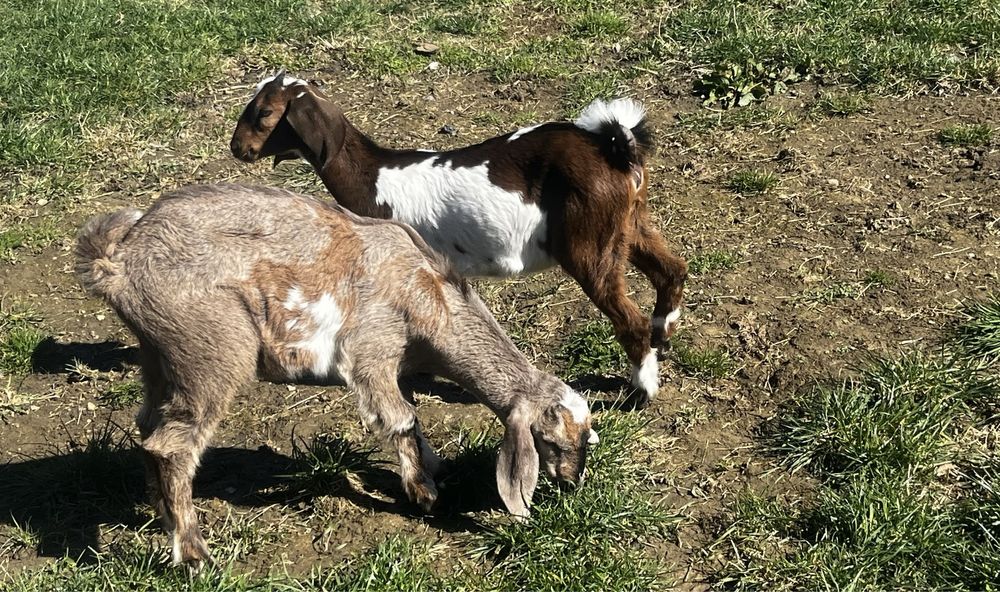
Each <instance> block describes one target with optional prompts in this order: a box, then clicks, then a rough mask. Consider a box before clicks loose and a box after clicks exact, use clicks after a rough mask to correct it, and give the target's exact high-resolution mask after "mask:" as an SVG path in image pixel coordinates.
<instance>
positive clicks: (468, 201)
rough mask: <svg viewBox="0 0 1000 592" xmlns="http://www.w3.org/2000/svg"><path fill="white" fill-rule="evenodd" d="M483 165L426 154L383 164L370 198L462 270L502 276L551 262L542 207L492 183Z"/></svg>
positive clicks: (526, 270)
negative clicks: (403, 162)
mask: <svg viewBox="0 0 1000 592" xmlns="http://www.w3.org/2000/svg"><path fill="white" fill-rule="evenodd" d="M488 166H489V165H488V163H483V164H480V165H477V166H472V167H452V166H451V165H450V163H449V162H443V163H442V162H441V159H440V157H431V158H428V159H426V160H423V161H421V162H418V163H415V164H412V165H409V166H406V167H400V168H389V167H386V168H383V169H380V171H379V176H378V180H377V183H376V188H375V189H376V197H375V200H376V202H377V203H378V204H379V205H387V206H389V207H390V208H391V209H392V217H393V219H395V220H399V221H400V222H405V223H407V224H409V225H410V226H413V228H414V229H416V231H417V232H419V233H420V235H421V236H422V237H423V238H424V240H425V241H427V243H428V244H429V245H430V246H431V247H432V248H434V249H435V250H437V251H439V252H441V253H444V254H445V255H447V256H448V258H449V259H450V260H451V261H452V262H453V264H454V265H455V266H456V267H457V268H458V271H459V272H460V273H461V274H462V275H478V276H500V277H504V276H511V275H518V274H522V273H530V272H533V271H538V270H541V269H545V268H547V267H551V266H552V265H553V264H554V262H553V261H552V258H551V257H550V256H549V254H548V253H547V252H546V250H545V248H544V245H545V242H546V216H545V212H544V211H542V209H541V208H539V207H538V204H535V203H530V202H526V201H525V200H524V198H523V196H522V194H521V193H520V192H517V191H510V190H507V189H504V188H503V187H500V186H498V185H495V184H494V183H492V182H491V181H490V179H489V170H488Z"/></svg>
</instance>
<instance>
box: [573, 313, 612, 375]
mask: <svg viewBox="0 0 1000 592" xmlns="http://www.w3.org/2000/svg"><path fill="white" fill-rule="evenodd" d="M561 357H562V359H563V360H564V362H565V364H566V375H567V376H569V377H571V378H576V377H579V376H585V375H588V374H594V375H599V376H605V375H612V374H618V373H620V372H622V370H623V369H624V368H625V367H626V365H627V364H628V360H627V358H626V357H625V352H624V351H623V350H622V348H621V346H620V345H619V344H618V342H617V341H616V340H615V332H614V329H613V328H612V327H611V323H609V322H607V321H604V320H599V321H589V322H587V323H586V324H584V325H583V326H581V327H579V328H577V329H576V330H575V331H573V332H572V333H570V335H569V337H568V338H567V339H566V342H565V344H564V345H563V347H562V352H561Z"/></svg>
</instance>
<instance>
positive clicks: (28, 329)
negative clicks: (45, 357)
mask: <svg viewBox="0 0 1000 592" xmlns="http://www.w3.org/2000/svg"><path fill="white" fill-rule="evenodd" d="M45 337H46V335H45V333H44V332H43V331H42V330H41V329H39V328H38V317H37V315H36V314H35V313H34V312H33V311H31V310H14V309H11V310H0V375H3V374H6V375H13V376H18V375H22V374H27V373H28V372H30V371H31V357H32V355H33V354H34V353H35V348H37V347H38V344H40V343H41V342H42V341H43V340H44V339H45Z"/></svg>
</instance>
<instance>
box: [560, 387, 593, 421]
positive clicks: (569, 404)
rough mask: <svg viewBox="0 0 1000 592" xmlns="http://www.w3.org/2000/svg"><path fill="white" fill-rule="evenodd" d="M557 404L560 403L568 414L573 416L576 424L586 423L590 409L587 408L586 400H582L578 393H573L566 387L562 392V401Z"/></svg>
mask: <svg viewBox="0 0 1000 592" xmlns="http://www.w3.org/2000/svg"><path fill="white" fill-rule="evenodd" d="M559 403H561V404H562V406H563V407H565V408H566V409H569V411H570V413H572V414H573V421H575V422H576V423H583V422H584V421H586V419H587V416H588V415H590V408H589V407H587V401H586V399H584V398H583V397H582V396H581V395H580V393H578V392H576V391H574V390H573V389H571V388H569V387H568V386H567V387H566V390H565V391H564V392H563V396H562V399H561V400H560V401H559Z"/></svg>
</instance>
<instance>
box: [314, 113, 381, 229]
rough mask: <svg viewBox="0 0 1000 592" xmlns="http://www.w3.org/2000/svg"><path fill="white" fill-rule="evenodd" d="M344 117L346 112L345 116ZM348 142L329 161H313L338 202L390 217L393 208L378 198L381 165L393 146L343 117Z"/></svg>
mask: <svg viewBox="0 0 1000 592" xmlns="http://www.w3.org/2000/svg"><path fill="white" fill-rule="evenodd" d="M341 117H343V116H341ZM343 126H344V144H343V147H342V148H341V149H340V152H339V153H337V154H334V155H332V156H331V157H330V158H329V159H327V161H326V162H325V163H319V162H313V163H312V165H313V168H315V169H316V172H317V174H319V176H320V178H321V179H322V180H323V184H324V185H325V186H326V188H327V190H328V191H329V192H330V194H331V195H333V197H334V199H336V200H337V203H339V204H341V205H342V206H344V207H345V208H347V209H349V210H351V211H352V212H354V213H356V214H359V215H362V216H371V217H376V218H388V217H389V214H390V212H389V210H388V209H387V208H386V206H380V205H378V204H377V203H376V201H375V193H376V192H375V184H376V182H377V181H378V173H379V169H380V168H381V167H382V166H384V165H385V164H386V163H388V162H390V161H391V158H392V154H393V153H394V152H393V151H392V150H386V149H385V148H382V147H380V146H379V145H378V144H376V143H375V142H374V141H372V140H371V139H370V138H368V137H367V136H365V135H364V134H363V133H361V132H360V131H358V129H357V128H355V127H354V126H353V125H351V123H350V122H349V121H347V118H344V119H343Z"/></svg>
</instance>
